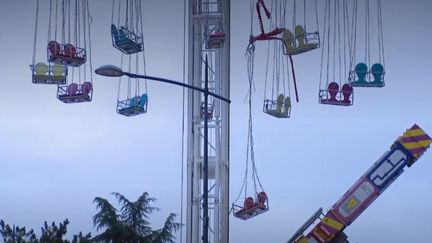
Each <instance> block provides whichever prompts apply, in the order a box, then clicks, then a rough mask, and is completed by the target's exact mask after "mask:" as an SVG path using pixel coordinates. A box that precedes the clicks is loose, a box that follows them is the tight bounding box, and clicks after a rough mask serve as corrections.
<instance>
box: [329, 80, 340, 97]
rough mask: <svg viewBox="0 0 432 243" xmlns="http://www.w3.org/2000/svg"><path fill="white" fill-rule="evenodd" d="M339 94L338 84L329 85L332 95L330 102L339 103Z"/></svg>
mask: <svg viewBox="0 0 432 243" xmlns="http://www.w3.org/2000/svg"><path fill="white" fill-rule="evenodd" d="M338 92H339V84H337V83H336V82H331V83H329V85H328V93H329V95H330V101H337V99H336V95H337V94H338Z"/></svg>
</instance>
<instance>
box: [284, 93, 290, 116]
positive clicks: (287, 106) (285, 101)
mask: <svg viewBox="0 0 432 243" xmlns="http://www.w3.org/2000/svg"><path fill="white" fill-rule="evenodd" d="M290 108H291V98H290V97H289V96H287V97H285V100H284V112H285V113H288V111H289V109H290Z"/></svg>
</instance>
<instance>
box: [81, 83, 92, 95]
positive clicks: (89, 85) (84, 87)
mask: <svg viewBox="0 0 432 243" xmlns="http://www.w3.org/2000/svg"><path fill="white" fill-rule="evenodd" d="M92 90H93V85H92V83H90V82H84V83H83V84H82V86H81V91H82V93H83V94H84V95H89V94H90V92H91V91H92Z"/></svg>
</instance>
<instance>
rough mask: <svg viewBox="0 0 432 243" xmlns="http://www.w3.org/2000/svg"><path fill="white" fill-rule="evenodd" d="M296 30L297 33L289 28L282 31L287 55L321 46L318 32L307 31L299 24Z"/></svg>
mask: <svg viewBox="0 0 432 243" xmlns="http://www.w3.org/2000/svg"><path fill="white" fill-rule="evenodd" d="M294 31H295V35H293V34H292V32H291V31H290V30H288V29H285V30H284V31H283V32H282V42H283V43H284V46H285V52H284V54H285V55H298V54H301V53H305V52H308V51H312V50H314V49H317V48H319V47H320V38H319V33H318V32H312V33H306V32H305V30H304V28H303V26H301V25H297V26H296V27H295V30H294Z"/></svg>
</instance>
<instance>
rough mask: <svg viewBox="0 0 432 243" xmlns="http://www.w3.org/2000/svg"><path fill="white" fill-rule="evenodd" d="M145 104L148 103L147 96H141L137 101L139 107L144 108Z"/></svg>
mask: <svg viewBox="0 0 432 243" xmlns="http://www.w3.org/2000/svg"><path fill="white" fill-rule="evenodd" d="M147 102H148V96H147V94H143V95H141V97H140V99H139V106H140V107H141V108H144V107H145V106H146V105H147Z"/></svg>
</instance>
